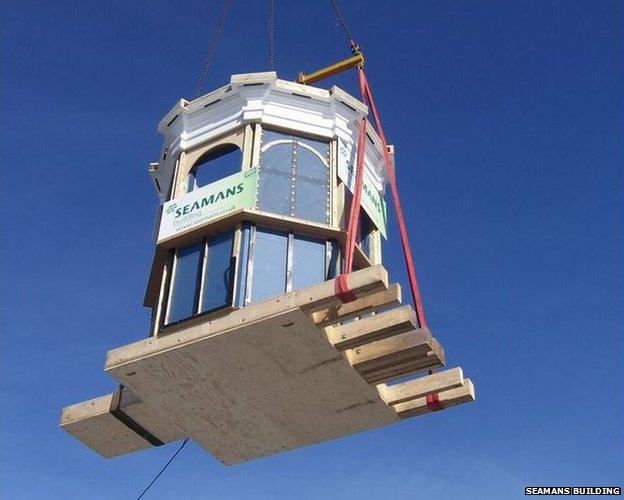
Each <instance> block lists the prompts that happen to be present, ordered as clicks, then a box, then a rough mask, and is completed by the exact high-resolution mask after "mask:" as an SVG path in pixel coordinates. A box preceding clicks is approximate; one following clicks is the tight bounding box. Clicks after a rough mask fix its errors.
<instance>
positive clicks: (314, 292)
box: [63, 266, 474, 464]
mask: <svg viewBox="0 0 624 500" xmlns="http://www.w3.org/2000/svg"><path fill="white" fill-rule="evenodd" d="M348 282H349V286H350V288H351V290H353V291H354V292H355V294H356V296H357V297H358V299H357V300H356V301H354V302H351V303H348V304H342V303H340V302H339V301H338V299H337V298H336V297H335V293H334V283H333V281H329V282H326V283H323V284H319V285H315V286H313V287H309V288H306V289H302V290H298V291H295V292H291V293H289V294H285V295H282V296H280V297H277V298H274V299H269V300H267V301H264V302H262V303H257V304H254V305H251V306H248V307H245V308H243V309H239V310H236V311H233V312H231V313H230V314H228V315H227V316H225V317H222V318H219V319H213V320H210V321H205V322H203V323H199V324H194V325H193V326H189V327H188V328H186V329H183V330H178V331H177V332H176V333H172V334H169V335H167V336H161V337H159V338H151V339H148V340H144V341H140V342H137V343H134V344H130V345H128V346H124V347H121V348H118V349H115V350H113V351H110V352H109V353H108V356H107V360H106V368H105V370H106V372H107V373H108V374H110V375H111V376H113V377H114V378H115V379H116V380H118V381H119V382H120V383H121V384H123V385H124V386H125V387H127V388H129V389H130V390H131V391H132V393H133V394H134V395H135V397H136V401H135V403H134V415H135V416H137V418H139V419H141V418H142V422H141V425H142V426H143V427H145V428H146V429H147V430H149V432H150V433H152V434H154V435H155V436H157V437H158V439H160V440H162V441H163V442H167V441H170V440H174V439H177V438H178V437H181V436H183V435H188V436H190V437H191V438H192V439H193V440H194V441H195V442H196V443H198V444H199V445H201V446H202V447H204V448H205V449H206V450H207V451H209V452H210V453H211V454H212V455H214V456H215V457H216V458H218V459H219V460H220V461H222V462H223V463H226V464H232V463H236V462H241V461H245V460H250V459H253V458H257V457H261V456H265V455H269V454H272V453H276V452H280V451H284V450H288V449H293V448H298V447H301V446H305V445H308V444H312V443H316V442H320V441H325V440H328V439H332V438H335V437H339V436H343V435H346V434H350V433H353V432H359V431H363V430H366V429H372V428H375V427H379V426H382V425H387V424H390V423H394V422H397V421H399V420H401V419H403V418H407V417H410V416H415V415H420V414H423V413H427V412H430V411H435V410H437V409H439V408H441V407H449V406H453V405H456V404H460V403H462V402H468V401H472V400H474V388H473V386H472V383H471V382H470V381H469V380H467V379H464V378H463V373H462V371H461V369H454V370H448V371H447V372H440V373H436V374H433V375H425V376H423V377H420V378H418V379H416V380H411V381H408V382H404V383H402V384H394V385H387V384H386V383H385V382H388V381H390V380H392V379H393V378H396V377H397V376H403V375H405V374H410V373H416V372H419V371H423V370H428V369H431V368H433V367H436V366H440V365H443V364H444V351H443V350H442V348H441V347H440V346H439V344H438V342H437V341H436V340H435V338H433V337H432V335H431V333H430V332H429V331H428V330H426V329H418V328H416V326H415V324H414V322H415V319H414V314H413V312H412V310H411V308H410V307H408V306H401V307H398V308H394V309H390V310H387V311H383V312H379V313H378V314H373V315H370V316H366V317H362V315H364V314H370V313H372V312H375V311H377V310H379V309H382V308H386V307H388V306H396V305H397V304H399V303H400V301H401V297H400V287H399V286H398V285H389V284H388V281H387V274H386V272H385V270H384V269H383V268H382V267H381V266H374V267H370V268H367V269H364V270H361V271H357V272H354V273H352V274H350V275H349V277H348ZM354 318H355V319H354ZM346 320H349V322H345V321H346ZM430 393H435V395H436V402H437V403H436V404H437V406H436V405H431V404H430V402H428V401H427V396H428V395H429V394H430ZM138 402H142V403H143V404H144V406H143V407H142V409H143V410H145V409H146V408H149V410H150V411H149V412H145V411H143V412H141V411H140V410H141V404H139V403H138ZM89 403H90V402H87V403H82V405H83V407H82V408H79V407H80V405H76V406H74V407H70V408H69V409H72V408H73V409H72V410H71V411H69V409H66V410H65V412H64V414H63V425H64V427H65V428H66V430H68V432H70V433H72V434H73V435H75V436H76V437H77V438H78V439H80V440H81V441H83V442H84V443H85V444H87V445H88V446H90V447H91V448H93V449H95V450H96V451H98V452H99V453H101V454H102V455H104V456H113V455H116V454H120V453H125V452H129V451H134V450H136V449H140V448H141V443H140V441H138V442H137V440H136V436H133V439H128V440H127V444H126V446H125V448H124V446H123V445H120V442H124V439H120V438H116V437H115V436H118V433H119V432H120V431H119V429H118V425H117V424H118V423H119V422H112V421H110V420H108V421H106V423H104V420H103V418H105V417H104V416H103V415H105V413H106V412H105V411H104V410H103V408H104V406H105V405H100V406H102V408H99V409H98V412H99V413H97V414H96V412H94V411H93V410H92V405H89ZM122 410H124V411H125V412H126V413H132V412H131V409H130V405H127V406H123V408H122ZM76 415H79V416H80V418H77V417H76ZM89 415H91V416H90V417H89ZM148 415H152V416H153V415H158V416H159V417H162V418H159V419H158V423H159V425H160V427H159V428H158V429H157V428H156V427H155V426H154V425H152V424H150V422H148V420H149V417H148ZM88 422H91V425H90V426H89V424H88ZM120 425H121V424H120ZM122 427H123V426H122ZM150 427H151V428H150ZM126 431H127V429H126ZM159 434H160V435H159ZM148 446H149V443H148Z"/></svg>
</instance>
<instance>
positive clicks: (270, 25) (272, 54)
mask: <svg viewBox="0 0 624 500" xmlns="http://www.w3.org/2000/svg"><path fill="white" fill-rule="evenodd" d="M267 30H268V36H269V41H268V43H269V71H273V70H274V69H275V2H274V0H269V19H268V27H267Z"/></svg>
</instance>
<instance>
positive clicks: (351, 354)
mask: <svg viewBox="0 0 624 500" xmlns="http://www.w3.org/2000/svg"><path fill="white" fill-rule="evenodd" d="M432 343H433V337H432V336H431V333H430V332H429V330H425V329H419V330H412V331H410V332H405V333H401V334H399V335H395V336H393V337H390V338H386V339H382V340H377V341H375V342H370V343H369V344H365V345H362V346H360V347H357V348H355V349H349V350H347V351H345V355H346V356H347V359H348V360H349V362H350V363H351V365H352V366H353V367H354V368H356V369H357V370H360V371H362V372H364V373H366V372H370V371H373V370H378V369H382V368H385V367H387V366H392V365H395V364H397V363H401V362H404V361H406V360H412V359H420V358H423V357H424V356H426V355H427V353H428V352H429V351H430V350H431V349H432Z"/></svg>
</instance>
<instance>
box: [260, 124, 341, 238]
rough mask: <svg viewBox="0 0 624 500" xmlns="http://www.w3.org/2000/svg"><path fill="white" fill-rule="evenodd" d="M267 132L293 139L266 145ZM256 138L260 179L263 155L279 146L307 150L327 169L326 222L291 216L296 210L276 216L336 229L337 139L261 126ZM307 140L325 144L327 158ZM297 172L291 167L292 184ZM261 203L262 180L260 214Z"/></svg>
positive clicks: (272, 141)
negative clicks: (265, 136) (293, 145)
mask: <svg viewBox="0 0 624 500" xmlns="http://www.w3.org/2000/svg"><path fill="white" fill-rule="evenodd" d="M265 132H275V133H277V134H283V135H288V136H291V137H290V138H283V139H274V140H271V141H270V142H267V143H264V134H265ZM256 136H257V137H259V140H258V141H257V144H258V146H257V156H256V157H255V161H254V165H255V166H257V167H258V175H259V177H261V176H262V154H263V153H264V152H265V151H266V150H268V149H270V147H273V146H276V145H279V144H293V143H295V144H296V145H297V147H302V148H304V149H306V150H307V151H309V152H310V153H312V154H313V155H314V156H316V158H318V159H319V160H320V161H321V163H322V164H323V166H325V168H326V177H325V182H326V184H325V185H326V194H327V197H326V205H325V221H324V222H319V221H314V220H312V219H305V218H302V217H299V216H297V215H291V214H294V209H293V210H291V214H288V215H284V214H276V215H278V216H280V217H290V218H292V219H297V220H301V221H307V222H310V223H313V224H322V225H325V226H330V227H334V221H335V218H336V207H335V206H334V205H335V190H336V172H335V170H336V169H335V165H334V163H335V161H334V158H335V153H334V148H335V143H336V139H335V137H332V138H329V137H323V136H315V135H313V134H306V133H302V132H301V131H300V130H289V129H286V128H280V127H273V126H271V127H264V126H261V125H259V126H258V127H257V129H256ZM298 139H300V140H298ZM306 139H307V140H310V141H317V142H323V143H325V146H326V148H327V153H326V157H323V155H322V154H321V153H319V152H318V151H317V150H316V149H315V148H314V147H313V146H310V145H309V144H307V143H306V142H305V141H306ZM296 170H297V169H296V166H295V167H294V168H293V167H292V165H291V183H292V181H293V178H295V177H296V176H297V173H296ZM293 196H294V195H293V194H292V193H291V195H290V199H291V205H292V200H293ZM259 203H260V180H259V181H258V192H257V195H256V205H255V209H256V210H258V211H260V212H263V210H261V209H260V208H259ZM266 213H275V212H266Z"/></svg>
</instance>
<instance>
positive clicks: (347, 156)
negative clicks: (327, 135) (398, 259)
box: [338, 139, 388, 239]
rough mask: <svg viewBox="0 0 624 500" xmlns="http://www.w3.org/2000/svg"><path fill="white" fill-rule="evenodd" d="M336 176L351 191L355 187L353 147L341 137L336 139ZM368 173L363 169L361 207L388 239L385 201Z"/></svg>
mask: <svg viewBox="0 0 624 500" xmlns="http://www.w3.org/2000/svg"><path fill="white" fill-rule="evenodd" d="M338 177H340V179H341V180H342V182H344V183H345V185H346V186H347V188H349V191H351V193H353V190H354V187H355V148H353V147H349V146H348V145H347V144H345V143H344V142H343V141H342V139H340V140H339V141H338ZM367 177H368V174H367V173H366V169H364V180H363V182H362V208H363V209H364V211H365V212H366V213H367V214H368V216H369V217H370V218H371V220H372V221H373V224H375V226H376V227H377V229H379V231H380V232H381V234H382V235H383V237H384V238H386V239H388V236H387V233H386V223H387V220H388V219H387V214H386V201H385V200H384V199H383V197H382V196H381V194H380V193H379V191H377V189H376V188H375V184H374V183H373V182H372V181H371V180H370V179H368V178H367Z"/></svg>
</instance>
